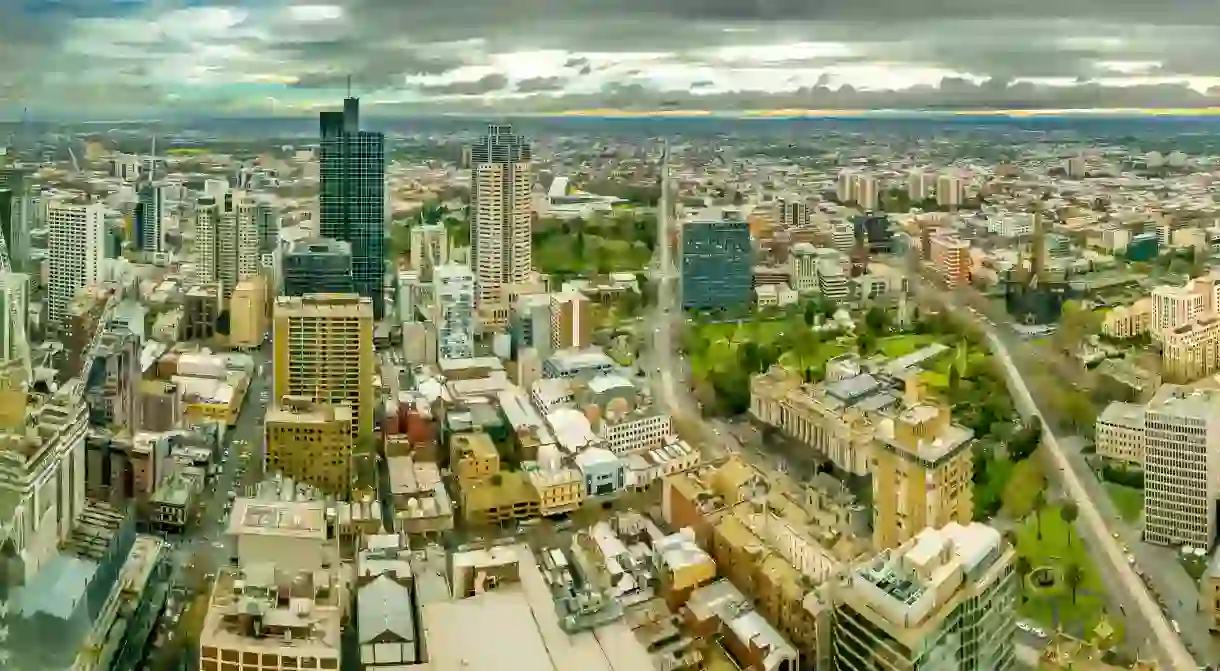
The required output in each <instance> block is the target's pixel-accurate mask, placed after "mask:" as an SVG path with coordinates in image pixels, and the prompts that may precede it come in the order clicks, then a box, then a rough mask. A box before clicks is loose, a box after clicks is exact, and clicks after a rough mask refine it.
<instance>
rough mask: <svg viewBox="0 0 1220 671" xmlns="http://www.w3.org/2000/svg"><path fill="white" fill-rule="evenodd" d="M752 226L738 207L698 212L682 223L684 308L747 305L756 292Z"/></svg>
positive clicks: (698, 308)
mask: <svg viewBox="0 0 1220 671" xmlns="http://www.w3.org/2000/svg"><path fill="white" fill-rule="evenodd" d="M753 256H754V250H753V248H752V247H751V244H750V228H749V225H747V224H746V221H745V219H743V218H742V217H741V213H740V212H737V211H736V210H723V211H720V212H717V211H710V212H703V213H700V214H698V215H697V216H696V217H695V218H694V219H693V220H692V221H690V222H687V223H686V225H685V226H683V227H682V260H681V265H682V309H684V310H688V309H694V310H707V309H715V308H734V307H740V306H743V305H748V304H749V303H750V302H751V301H752V300H753V297H754V294H753V286H752V285H753V281H754V278H753V274H752V268H753Z"/></svg>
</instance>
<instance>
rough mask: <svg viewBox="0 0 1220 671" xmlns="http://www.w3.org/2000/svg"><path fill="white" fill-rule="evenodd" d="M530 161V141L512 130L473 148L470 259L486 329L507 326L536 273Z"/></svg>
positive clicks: (494, 133) (490, 135) (490, 134)
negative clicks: (518, 295) (520, 290)
mask: <svg viewBox="0 0 1220 671" xmlns="http://www.w3.org/2000/svg"><path fill="white" fill-rule="evenodd" d="M532 159H533V152H532V148H531V146H530V144H529V142H528V141H526V139H525V138H523V137H521V136H520V135H516V134H514V133H513V128H512V126H495V125H493V126H489V127H488V129H487V135H484V136H483V137H481V138H479V140H478V141H477V142H476V143H475V144H473V145H471V147H470V168H471V176H470V258H471V265H472V266H473V267H474V272H475V279H476V282H477V288H476V291H475V307H476V309H477V310H478V314H479V321H480V322H481V325H482V327H483V328H485V329H487V328H492V329H499V328H502V327H504V326H505V325H507V323H508V316H509V310H510V308H511V305H512V300H513V294H514V293H515V291H516V287H517V286H518V285H521V284H524V283H525V282H526V281H528V279H529V274H530V271H531V270H532V259H531V255H530V251H531V249H530V242H531V241H530V214H531V200H530V190H531V189H532V188H533V175H532V172H531V168H530V161H531V160H532Z"/></svg>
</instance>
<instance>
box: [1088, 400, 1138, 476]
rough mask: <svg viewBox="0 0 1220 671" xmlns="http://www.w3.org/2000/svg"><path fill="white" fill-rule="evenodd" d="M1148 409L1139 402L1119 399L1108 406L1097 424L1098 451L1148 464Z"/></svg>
mask: <svg viewBox="0 0 1220 671" xmlns="http://www.w3.org/2000/svg"><path fill="white" fill-rule="evenodd" d="M1145 412H1146V409H1145V408H1144V406H1142V405H1138V404H1135V403H1120V402H1117V401H1115V402H1114V403H1111V404H1110V405H1108V406H1106V409H1105V410H1104V411H1102V413H1101V415H1099V416H1098V417H1097V422H1096V424H1095V425H1094V432H1093V433H1094V435H1093V441H1094V444H1095V446H1096V450H1097V454H1099V455H1101V456H1103V457H1105V458H1107V459H1114V460H1116V461H1125V462H1127V463H1130V464H1134V465H1136V466H1139V467H1141V468H1142V467H1143V465H1144V442H1145V441H1146V440H1147V437H1146V435H1145V431H1144V420H1145Z"/></svg>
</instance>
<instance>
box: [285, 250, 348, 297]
mask: <svg viewBox="0 0 1220 671" xmlns="http://www.w3.org/2000/svg"><path fill="white" fill-rule="evenodd" d="M283 277H284V287H283V291H282V294H283V295H284V296H304V295H306V294H350V293H354V292H355V289H354V288H353V286H352V247H351V245H349V244H347V243H346V242H340V241H339V240H330V239H328V238H310V239H308V240H298V241H297V242H296V243H294V244H293V245H292V247H291V248H290V249H288V250H287V251H286V252H284V262H283Z"/></svg>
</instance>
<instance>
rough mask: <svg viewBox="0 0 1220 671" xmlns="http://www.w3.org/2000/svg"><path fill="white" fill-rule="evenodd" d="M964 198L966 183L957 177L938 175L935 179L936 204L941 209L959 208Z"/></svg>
mask: <svg viewBox="0 0 1220 671" xmlns="http://www.w3.org/2000/svg"><path fill="white" fill-rule="evenodd" d="M965 198H966V183H965V181H963V180H962V178H961V177H958V176H957V175H940V176H939V177H937V178H936V204H937V205H939V206H941V207H960V206H961V204H962V201H963V200H965Z"/></svg>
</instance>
